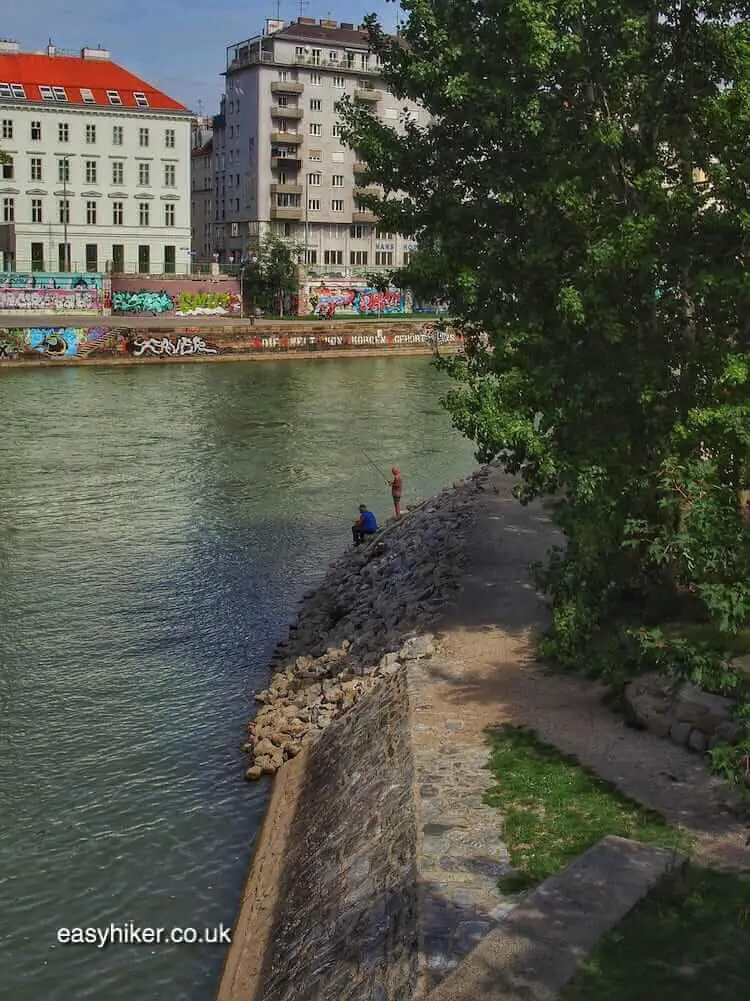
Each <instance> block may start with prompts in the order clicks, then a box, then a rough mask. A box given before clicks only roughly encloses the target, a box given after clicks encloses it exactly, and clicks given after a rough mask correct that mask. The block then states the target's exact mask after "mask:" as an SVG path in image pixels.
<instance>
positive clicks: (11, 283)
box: [0, 273, 109, 313]
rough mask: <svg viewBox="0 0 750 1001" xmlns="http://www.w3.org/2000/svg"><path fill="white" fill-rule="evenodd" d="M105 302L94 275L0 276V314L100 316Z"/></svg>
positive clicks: (100, 283) (106, 295)
mask: <svg viewBox="0 0 750 1001" xmlns="http://www.w3.org/2000/svg"><path fill="white" fill-rule="evenodd" d="M108 299H109V292H108V282H106V280H105V279H104V277H103V276H102V275H98V274H77V273H73V274H57V273H55V274H41V273H37V274H8V273H6V274H0V312H3V311H5V312H24V313H28V312H43V313H100V312H102V310H103V309H105V308H107V307H108V305H109V302H108Z"/></svg>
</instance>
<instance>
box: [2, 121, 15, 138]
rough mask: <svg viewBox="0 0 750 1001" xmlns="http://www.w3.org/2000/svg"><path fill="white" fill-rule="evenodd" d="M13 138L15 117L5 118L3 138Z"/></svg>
mask: <svg viewBox="0 0 750 1001" xmlns="http://www.w3.org/2000/svg"><path fill="white" fill-rule="evenodd" d="M12 138H13V119H12V118H3V139H12Z"/></svg>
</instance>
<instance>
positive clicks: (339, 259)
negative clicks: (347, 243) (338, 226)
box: [323, 250, 344, 264]
mask: <svg viewBox="0 0 750 1001" xmlns="http://www.w3.org/2000/svg"><path fill="white" fill-rule="evenodd" d="M323 263H324V264H343V263H344V252H343V250H326V251H325V252H324V253H323Z"/></svg>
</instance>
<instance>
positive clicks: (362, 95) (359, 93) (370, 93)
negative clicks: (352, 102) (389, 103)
mask: <svg viewBox="0 0 750 1001" xmlns="http://www.w3.org/2000/svg"><path fill="white" fill-rule="evenodd" d="M354 96H355V98H357V99H358V100H360V101H372V102H373V103H377V102H378V101H382V99H383V91H382V90H376V89H375V88H374V87H355V88H354Z"/></svg>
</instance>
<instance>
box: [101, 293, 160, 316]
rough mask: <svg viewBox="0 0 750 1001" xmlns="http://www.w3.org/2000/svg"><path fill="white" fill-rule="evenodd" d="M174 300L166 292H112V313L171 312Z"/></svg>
mask: <svg viewBox="0 0 750 1001" xmlns="http://www.w3.org/2000/svg"><path fill="white" fill-rule="evenodd" d="M173 310H174V300H173V299H172V296H171V295H169V293H167V292H163V291H162V292H148V291H145V290H141V291H140V292H113V293H112V312H113V313H154V314H157V313H171V312H172V311H173Z"/></svg>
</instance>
